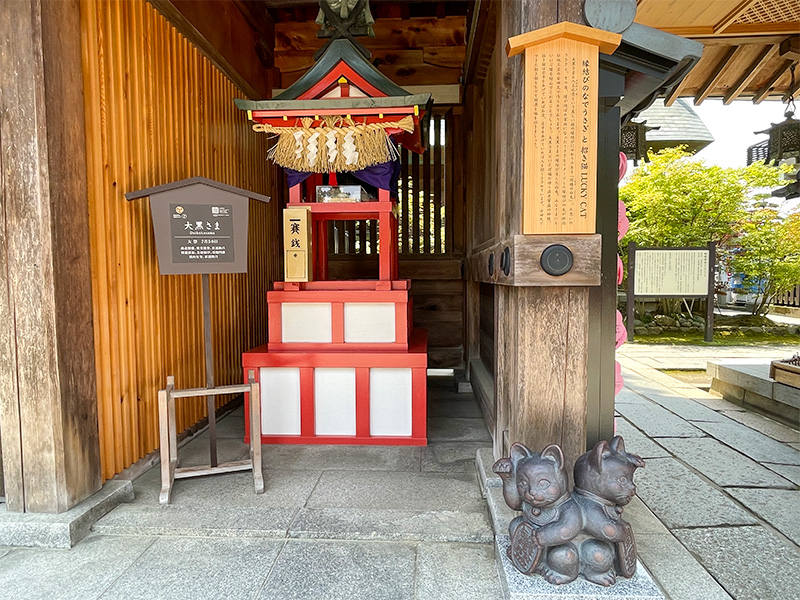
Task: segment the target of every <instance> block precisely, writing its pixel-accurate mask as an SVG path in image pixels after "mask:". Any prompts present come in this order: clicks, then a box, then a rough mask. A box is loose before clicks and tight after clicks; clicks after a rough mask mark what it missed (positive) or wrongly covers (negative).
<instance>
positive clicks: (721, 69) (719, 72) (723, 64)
mask: <svg viewBox="0 0 800 600" xmlns="http://www.w3.org/2000/svg"><path fill="white" fill-rule="evenodd" d="M741 49H742V47H741V46H739V47H736V46H731V47H730V48H728V50H726V51H725V54H724V55H723V56H722V58H721V59H720V60H719V61H718V62H717V66H716V67H714V70H713V71H712V73H711V75H710V76H709V77H708V79H707V80H706V82H705V83H704V84H703V86H702V87H701V88H700V89H699V90H698V91H697V94H695V97H694V103H695V105H697V106H699V105H700V104H702V102H703V100H705V99H706V98H708V96H709V95H710V94H711V92H713V91H714V86H716V85H717V83H719V80H720V79H722V76H723V75H725V71H726V70H727V69H728V66H730V64H731V61H732V60H733V58H734V56H735V55H736V54H738V53H739V52H740V51H741Z"/></svg>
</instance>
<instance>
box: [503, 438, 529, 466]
mask: <svg viewBox="0 0 800 600" xmlns="http://www.w3.org/2000/svg"><path fill="white" fill-rule="evenodd" d="M532 454H533V453H532V452H531V451H530V450H528V447H527V446H526V445H525V444H520V443H519V442H517V443H515V444H512V445H511V449H510V450H509V452H508V455H509V458H510V459H511V462H512V463H514V464H515V465H516V464H517V463H518V462H519V461H521V460H523V459H525V458H530V457H531V455H532Z"/></svg>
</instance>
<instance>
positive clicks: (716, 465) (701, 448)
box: [626, 438, 794, 488]
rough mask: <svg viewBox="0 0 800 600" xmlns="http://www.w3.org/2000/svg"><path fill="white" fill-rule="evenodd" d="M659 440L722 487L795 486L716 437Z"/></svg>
mask: <svg viewBox="0 0 800 600" xmlns="http://www.w3.org/2000/svg"><path fill="white" fill-rule="evenodd" d="M659 442H660V443H661V444H663V445H664V446H665V447H666V448H667V449H668V450H669V451H670V452H672V453H673V454H674V455H675V456H677V457H678V458H680V459H681V460H682V461H684V462H685V463H687V464H689V465H690V466H692V467H693V468H695V469H697V470H698V471H700V472H701V473H702V474H703V475H705V476H706V477H708V478H709V479H710V480H711V481H713V482H714V483H716V484H717V485H720V486H722V487H732V486H737V487H744V486H747V487H778V488H792V487H794V485H793V484H792V483H791V482H790V481H787V480H786V479H784V478H783V477H780V476H779V475H776V474H775V473H773V472H772V471H770V470H769V469H766V468H764V467H762V466H761V465H760V464H758V463H757V462H755V461H753V460H751V459H749V458H747V457H746V456H745V455H743V454H740V453H739V452H736V451H735V450H732V449H731V448H729V447H727V446H725V445H723V444H721V443H720V442H718V441H717V440H715V439H713V438H661V439H660V440H659ZM626 447H627V445H626Z"/></svg>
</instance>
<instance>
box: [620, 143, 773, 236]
mask: <svg viewBox="0 0 800 600" xmlns="http://www.w3.org/2000/svg"><path fill="white" fill-rule="evenodd" d="M649 158H650V162H649V163H644V164H643V165H642V166H640V167H639V168H638V169H636V170H635V171H634V172H633V174H632V175H631V177H630V179H629V181H628V182H627V183H626V184H625V185H624V186H623V187H622V188H620V192H619V196H620V200H623V201H624V202H625V204H626V205H627V206H628V211H629V216H630V220H631V227H630V230H629V232H628V235H627V236H626V237H625V238H624V239H623V241H622V242H623V245H627V243H628V242H629V241H634V242H636V243H637V244H638V245H640V246H662V247H671V246H705V245H707V244H708V242H716V243H717V245H718V246H721V247H725V246H727V245H728V243H729V242H730V241H731V239H732V238H734V237H735V236H736V234H737V233H738V228H739V224H740V223H741V222H742V221H743V220H744V219H745V216H746V207H747V202H748V198H749V197H750V195H751V194H752V193H753V192H754V191H755V190H756V189H758V188H764V187H777V185H779V171H778V170H777V169H774V168H770V167H766V166H764V165H763V164H761V163H756V164H752V165H750V166H749V167H745V168H739V169H725V168H722V167H717V166H710V165H706V164H705V162H704V161H703V160H698V159H696V158H693V157H692V155H691V154H689V153H688V152H687V151H686V149H685V146H682V147H678V148H666V149H665V150H662V151H660V152H658V153H657V154H652V153H650V154H649Z"/></svg>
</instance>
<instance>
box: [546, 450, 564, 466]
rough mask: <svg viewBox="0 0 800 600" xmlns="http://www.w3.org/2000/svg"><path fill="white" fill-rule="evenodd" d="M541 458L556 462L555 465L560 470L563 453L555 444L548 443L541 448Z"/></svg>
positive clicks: (562, 463) (562, 464) (562, 462)
mask: <svg viewBox="0 0 800 600" xmlns="http://www.w3.org/2000/svg"><path fill="white" fill-rule="evenodd" d="M542 458H548V459H550V460H552V461H553V462H555V463H556V467H557V468H558V469H559V470H561V469H563V468H564V453H563V452H562V451H561V448H560V447H559V446H558V445H556V444H550V445H549V446H548V447H547V448H545V449H544V450H542Z"/></svg>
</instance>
